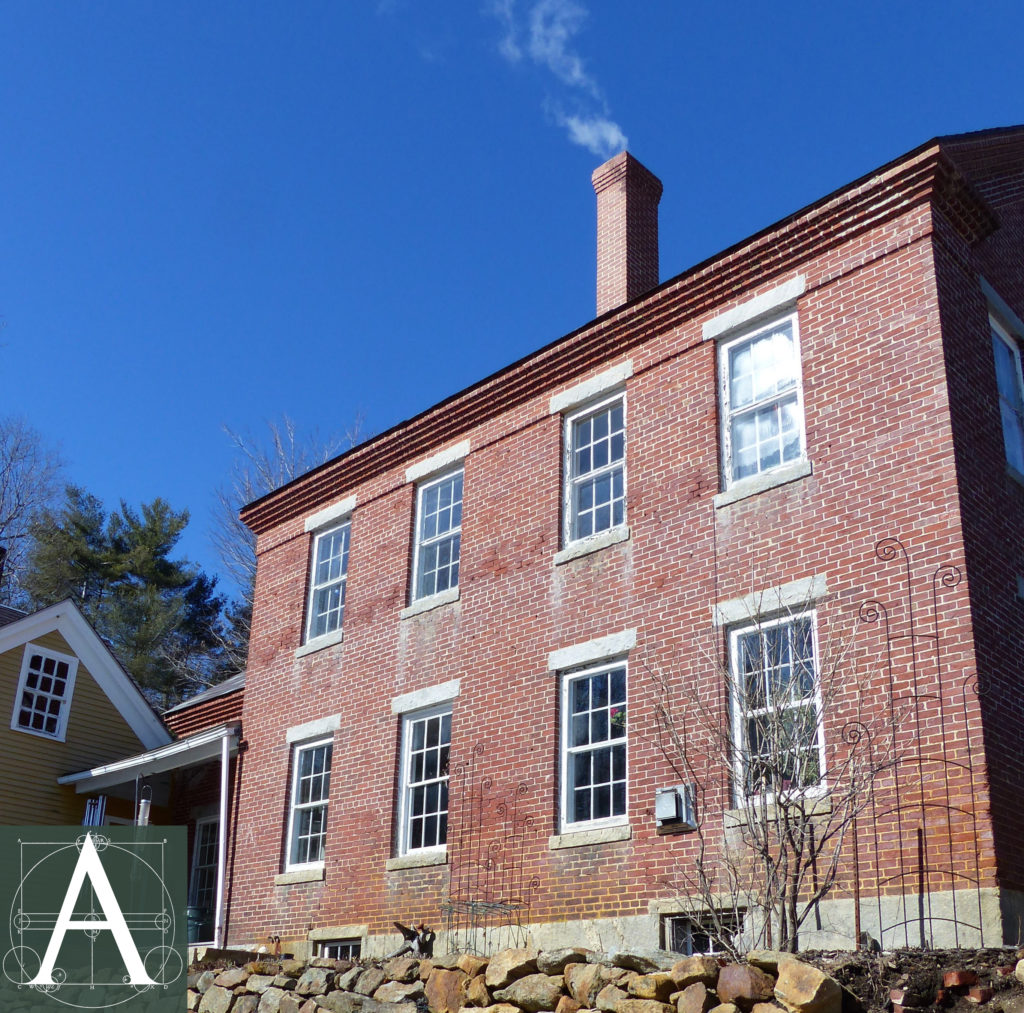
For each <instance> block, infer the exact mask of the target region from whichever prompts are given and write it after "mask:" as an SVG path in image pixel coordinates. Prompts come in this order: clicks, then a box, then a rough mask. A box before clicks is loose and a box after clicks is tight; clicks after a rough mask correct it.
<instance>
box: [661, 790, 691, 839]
mask: <svg viewBox="0 0 1024 1013" xmlns="http://www.w3.org/2000/svg"><path fill="white" fill-rule="evenodd" d="M654 818H655V819H656V820H657V824H658V833H659V834H681V833H685V832H686V831H688V830H696V829H697V790H696V785H693V784H677V785H673V786H672V787H671V788H658V789H657V791H655V793H654Z"/></svg>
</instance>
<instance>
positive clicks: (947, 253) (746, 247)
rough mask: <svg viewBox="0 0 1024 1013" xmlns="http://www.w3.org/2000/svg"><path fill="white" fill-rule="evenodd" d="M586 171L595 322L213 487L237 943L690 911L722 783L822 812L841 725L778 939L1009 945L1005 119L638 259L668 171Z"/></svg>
mask: <svg viewBox="0 0 1024 1013" xmlns="http://www.w3.org/2000/svg"><path fill="white" fill-rule="evenodd" d="M594 186H595V189H596V191H597V194H598V223H599V226H598V232H599V235H598V285H597V290H598V305H597V311H598V316H597V317H596V319H594V320H592V321H590V322H588V323H587V324H585V325H584V326H582V327H581V328H579V329H578V330H576V331H574V332H572V333H570V334H568V335H565V336H564V337H562V338H559V339H558V340H556V341H554V342H552V343H551V344H549V345H547V346H546V347H544V348H542V349H541V350H540V351H538V352H536V353H534V354H532V355H530V356H528V357H526V358H524V359H522V360H520V361H519V362H516V363H514V364H512V365H511V366H508V367H507V368H505V369H503V370H501V371H500V372H498V373H496V374H494V375H493V376H490V377H487V378H486V379H484V380H482V381H480V382H479V383H477V384H475V385H474V386H472V387H470V388H468V389H466V390H464V391H462V392H460V393H458V394H456V395H454V396H452V397H450V398H448V399H447V400H446V401H444V402H442V403H441V404H439V405H437V406H435V407H433V408H431V409H429V410H428V411H426V412H424V413H423V414H421V415H419V416H416V417H415V418H412V419H410V420H409V421H407V422H404V423H401V424H400V425H398V426H396V427H395V428H393V429H392V430H390V431H388V432H386V433H384V434H382V435H380V436H378V437H376V438H374V439H372V440H370V441H368V442H367V443H365V444H363V445H361V446H358V447H356V448H354V449H352V450H350V451H349V452H347V453H345V454H343V455H342V456H341V457H338V458H337V459H335V460H333V461H331V462H329V463H327V464H325V465H323V466H322V467H320V468H318V469H316V470H315V471H313V472H310V473H309V474H308V475H305V476H303V477H301V478H299V479H297V480H296V481H294V482H292V483H290V484H289V485H287V486H285V487H284V488H282V489H280V490H278V491H276V492H274V493H272V494H271V495H269V496H267V497H265V498H263V499H261V500H259V501H257V502H255V503H253V504H251V505H250V506H249V507H247V508H246V510H245V511H244V513H243V517H244V520H245V521H246V523H247V524H248V525H249V526H250V527H251V528H252V529H253V530H254V531H255V532H256V533H257V535H258V555H259V566H258V574H257V585H256V606H255V613H254V617H253V633H252V642H251V647H250V655H249V669H248V674H247V681H246V687H245V703H244V712H243V724H242V726H243V733H244V738H243V742H242V743H241V746H240V751H239V759H238V761H237V762H238V765H239V777H240V782H239V784H240V789H239V798H240V799H241V804H240V806H239V807H238V811H237V818H236V821H235V823H234V825H233V826H232V827H231V829H230V833H229V837H228V873H229V883H230V888H229V891H228V902H227V910H226V912H225V920H226V926H227V941H228V943H229V944H232V945H245V944H251V943H254V942H255V943H259V942H262V941H263V940H264V939H266V937H268V936H280V937H281V939H282V940H283V941H284V942H285V945H286V948H289V949H295V950H298V951H300V952H301V951H307V952H308V951H309V950H311V949H312V950H318V951H320V952H326V953H335V952H348V951H349V949H350V948H351V947H354V946H362V947H363V948H364V949H365V951H366V952H371V951H372V952H379V951H381V950H383V949H385V948H386V947H389V946H391V945H393V939H394V936H393V930H392V922H393V921H401V922H404V923H411V922H413V921H419V920H423V921H426V922H428V923H429V924H431V925H433V926H435V927H438V928H440V929H442V930H444V929H445V928H446V927H447V928H448V929H450V930H452V931H464V930H466V929H467V927H469V928H470V929H476V930H481V929H487V928H488V927H490V928H491V929H494V927H495V926H496V925H497V924H498V923H499V922H501V923H502V924H503V925H504V926H505V927H506V929H508V928H509V927H510V926H511V927H512V928H514V929H515V930H516V932H520V933H522V934H525V933H527V932H528V933H530V935H531V936H532V939H533V941H535V942H537V943H538V944H541V945H550V944H551V943H553V942H555V941H559V942H562V943H564V944H568V943H586V944H589V945H592V946H595V947H600V948H610V947H612V946H616V945H624V944H627V943H628V944H630V945H642V946H658V945H668V944H669V943H671V942H673V941H674V942H676V943H677V944H678V943H679V941H680V938H683V939H684V942H685V940H687V939H688V940H690V942H693V940H695V939H697V937H698V936H699V935H700V930H701V925H702V922H701V918H702V917H703V915H704V914H706V911H702V909H701V906H700V905H699V904H695V902H694V900H693V898H692V897H687V896H684V895H681V892H680V889H679V886H678V884H679V881H680V874H681V873H683V872H685V870H687V869H692V868H693V867H694V863H695V861H696V859H697V853H698V849H699V846H700V844H699V842H700V841H701V840H703V841H705V842H708V844H709V846H711V847H720V846H722V845H723V842H725V841H727V839H728V832H729V831H728V821H729V811H730V810H734V809H735V808H736V806H737V805H738V804H739V803H738V801H737V799H738V798H739V797H741V796H742V797H743V798H746V797H748V796H749V795H750V793H754V794H757V792H761V793H762V794H764V795H766V796H767V795H770V794H771V793H772V792H773V791H775V790H779V791H782V790H787V791H790V790H800V791H803V792H806V793H807V795H808V797H814V798H817V799H818V802H817V803H816V804H819V805H822V806H825V807H827V806H829V805H830V804H832V803H831V802H830V798H831V797H832V794H831V793H832V792H833V789H834V788H835V787H836V786H837V785H838V783H839V781H838V777H839V775H838V774H837V773H836V770H837V768H838V765H841V763H842V761H843V757H844V756H849V752H848V749H849V748H850V746H849V743H850V742H851V741H852V739H851V729H854V730H855V729H860V730H861V731H862V732H864V733H865V734H867V735H870V736H874V741H875V742H876V744H877V746H878V748H879V749H882V748H883V739H884V740H885V742H886V743H891V744H890V745H887V746H886V748H890V749H891V750H892V753H891V755H892V757H893V763H894V765H893V766H891V767H888V768H886V769H885V771H884V772H883V773H880V774H879V776H878V778H877V782H876V783H875V784H874V785H873V786H872V791H871V804H870V806H867V807H864V808H862V809H861V810H860V811H859V817H858V820H857V823H856V825H855V826H854V827H852V828H851V829H850V831H849V832H848V833H847V834H846V835H845V837H844V839H843V844H842V848H843V850H842V854H841V863H840V865H841V871H840V875H839V879H838V880H837V884H836V888H835V889H834V891H833V892H832V894H830V896H829V898H828V899H827V901H826V902H825V903H823V904H822V905H821V906H820V910H818V911H816V913H815V917H814V920H813V923H808V924H807V925H805V926H804V930H802V933H801V941H802V942H803V941H804V940H807V941H808V942H811V941H828V940H830V941H832V942H834V943H836V944H839V945H842V944H844V943H845V944H846V945H853V944H854V942H855V939H856V933H857V932H860V931H866V932H869V933H870V934H871V935H873V936H875V937H876V938H881V939H882V941H883V943H884V944H885V945H886V946H888V945H897V944H902V943H903V942H904V940H905V939H906V941H909V942H910V943H911V944H913V943H914V942H916V941H918V940H920V941H921V942H929V943H932V942H933V943H945V942H952V941H958V942H960V943H961V944H974V943H977V942H979V941H983V942H984V943H986V944H995V943H998V942H1002V941H1003V940H1004V939H1006V940H1007V941H1016V938H1017V933H1018V932H1019V925H1020V921H1021V914H1022V912H1024V892H1022V891H1024V849H1022V848H1021V845H1020V841H1021V840H1022V839H1024V815H1022V810H1024V807H1022V806H1021V805H1020V799H1021V798H1022V792H1024V758H1022V749H1021V746H1022V742H1024V739H1022V735H1021V728H1022V723H1024V684H1022V679H1021V661H1020V659H1021V658H1022V657H1024V601H1022V596H1024V538H1022V530H1024V382H1022V378H1021V365H1020V361H1021V360H1020V355H1021V342H1022V341H1024V324H1022V318H1024V128H1012V129H1006V130H993V131H985V132H981V133H977V134H969V135H960V136H955V137H946V138H940V139H937V140H935V141H931V142H929V143H927V144H925V145H923V146H921V147H919V148H917V149H915V150H914V151H912V152H910V153H909V154H907V155H904V156H903V157H901V158H899V159H897V160H895V161H893V162H891V163H890V164H888V165H886V166H884V167H882V168H880V169H878V170H877V171H875V172H872V173H871V174H869V175H868V176H865V177H863V178H862V179H859V180H857V181H855V182H853V183H851V184H850V185H849V186H846V187H844V188H843V189H841V190H839V191H837V192H835V193H833V194H830V195H829V196H827V197H825V198H823V199H821V200H818V201H816V202H815V203H814V204H811V205H809V206H808V207H806V208H804V209H803V210H801V211H798V212H797V213H795V214H793V215H791V216H790V217H788V218H786V219H785V220H783V221H781V222H779V223H777V224H775V225H773V226H771V227H769V228H767V229H765V230H764V231H762V232H760V233H758V234H757V235H755V236H753V237H751V238H750V239H748V240H745V241H744V242H742V243H740V244H738V245H736V246H734V247H732V248H730V249H728V250H725V251H724V252H722V253H721V254H719V255H717V256H715V257H713V258H711V259H710V260H708V261H706V262H704V263H702V264H699V265H697V266H696V267H693V268H691V269H690V270H687V271H685V272H684V273H682V274H680V275H677V276H675V277H673V278H671V279H670V280H668V281H665V282H662V283H660V284H659V275H658V251H657V203H658V199H659V197H660V194H661V184H660V182H658V180H657V179H655V178H654V177H653V176H652V175H651V173H649V172H648V171H647V170H646V169H645V168H644V167H643V166H641V165H640V164H639V163H638V162H636V161H635V160H634V159H632V158H631V157H630V156H628V155H620V156H617V157H616V158H614V159H612V160H611V161H610V162H608V163H606V164H605V165H604V166H602V167H601V168H599V169H598V170H597V171H596V172H595V174H594ZM836 645H839V646H838V647H837V646H836ZM832 658H838V659H840V660H839V662H838V663H833V661H832V660H831V659H832ZM826 668H827V669H828V670H829V671H830V672H831V673H832V684H831V689H830V691H829V692H828V693H826V692H824V690H823V688H822V683H823V679H824V675H823V673H824V671H825V669H826ZM730 674H731V676H732V678H730ZM730 686H731V687H732V691H731V692H727V691H726V690H727V688H728V687H730ZM779 686H783V687H784V689H785V693H786V700H787V703H786V707H787V708H788V709H789V710H788V713H789V714H790V717H791V719H792V720H791V722H790V725H788V726H787V727H790V728H791V729H792V727H795V726H798V727H799V729H800V731H799V732H798V733H797V734H796V736H795V738H794V739H793V741H792V744H791V747H790V750H789V757H788V760H787V763H788V767H787V771H786V772H785V773H784V777H783V775H781V774H780V773H779V770H778V769H775V770H774V772H771V771H769V765H768V764H767V760H766V759H765V758H764V757H760V758H759V754H758V749H759V748H761V747H760V746H759V745H758V743H757V742H754V741H753V737H756V736H757V735H758V731H757V728H758V721H759V720H760V719H759V714H760V711H759V709H758V708H759V702H760V703H763V702H764V698H765V695H771V694H772V693H774V692H776V691H777V689H778V687H779ZM737 687H739V688H738V689H737ZM666 695H667V697H669V698H671V700H673V701H674V705H675V706H676V708H677V709H676V711H675V722H676V725H675V728H676V730H677V731H681V730H686V729H689V730H691V732H692V734H691V739H690V746H689V748H690V749H691V750H695V751H696V753H695V755H694V756H691V757H690V767H689V768H688V770H686V771H683V772H680V770H679V769H678V766H677V767H676V768H673V765H672V763H671V762H670V758H669V755H668V753H667V752H666V749H665V748H664V739H663V736H661V735H659V731H661V732H664V728H663V727H662V726H661V725H659V706H660V705H661V704H663V703H664V700H665V699H666ZM709 718H710V719H711V721H712V722H714V721H717V722H719V724H720V727H721V728H722V729H725V730H731V735H732V736H733V741H734V743H735V744H736V746H735V748H736V752H735V756H734V757H733V758H732V759H730V760H727V761H726V762H725V763H722V762H717V761H716V759H715V754H714V748H713V745H714V736H713V734H712V732H711V730H710V728H709V726H708V719H709ZM702 735H703V736H704V738H703V739H702V738H701V736H702ZM758 741H760V740H758ZM844 750H847V751H846V752H844ZM897 758H898V763H896V759H897ZM698 768H699V769H698ZM780 777H783V780H784V783H782V781H780V780H779V778H780ZM694 782H696V787H697V791H696V792H694V791H693V789H692V788H687V787H685V786H686V785H688V784H690V783H694ZM659 792H660V794H659ZM691 802H696V812H692V811H690V807H689V803H691ZM676 805H677V806H681V808H678V809H674V806H676ZM695 824H697V825H699V827H700V830H699V832H696V831H690V832H686V831H688V830H689V828H690V827H691V826H692V825H695ZM676 830H678V831H684V832H669V831H676ZM684 878H685V877H684ZM672 933H676V938H675V939H674V940H672V939H669V938H668V937H669V936H670V935H671V934H672ZM389 934H390V935H389ZM490 938H491V939H492V941H493V940H496V939H497V938H498V936H497V935H495V934H492V936H491V937H490ZM513 938H515V934H514V933H513ZM694 945H699V944H697V943H694Z"/></svg>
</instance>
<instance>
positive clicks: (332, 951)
mask: <svg viewBox="0 0 1024 1013" xmlns="http://www.w3.org/2000/svg"><path fill="white" fill-rule="evenodd" d="M362 951H363V941H362V940H361V939H324V940H323V941H322V942H318V943H317V944H316V955H317V956H318V957H326V958H328V959H329V960H358V959H359V958H360V956H361V955H362Z"/></svg>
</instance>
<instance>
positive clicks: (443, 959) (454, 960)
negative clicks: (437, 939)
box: [431, 953, 460, 971]
mask: <svg viewBox="0 0 1024 1013" xmlns="http://www.w3.org/2000/svg"><path fill="white" fill-rule="evenodd" d="M459 956H460V954H458V953H438V954H435V955H434V956H433V957H431V960H433V962H434V967H443V968H444V969H445V970H446V971H454V970H455V969H456V968H457V967H458V966H459Z"/></svg>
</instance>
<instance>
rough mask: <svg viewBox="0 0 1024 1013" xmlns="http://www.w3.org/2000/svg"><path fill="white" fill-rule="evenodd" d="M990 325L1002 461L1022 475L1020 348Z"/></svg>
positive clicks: (1023, 416)
mask: <svg viewBox="0 0 1024 1013" xmlns="http://www.w3.org/2000/svg"><path fill="white" fill-rule="evenodd" d="M989 320H990V323H991V325H992V350H993V352H994V353H995V360H996V384H997V386H998V388H999V414H1000V417H1001V419H1002V424H1003V446H1004V447H1005V448H1006V461H1007V463H1008V464H1009V465H1010V467H1011V468H1013V469H1015V470H1016V471H1017V473H1018V474H1021V475H1024V378H1022V374H1021V357H1020V346H1019V345H1018V343H1017V339H1016V338H1015V337H1014V335H1013V334H1012V333H1011V332H1010V331H1009V330H1007V329H1006V328H1005V327H1003V326H1002V325H1001V324H1000V323H999V322H998V321H997V320H995V318H992V317H990V318H989Z"/></svg>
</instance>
